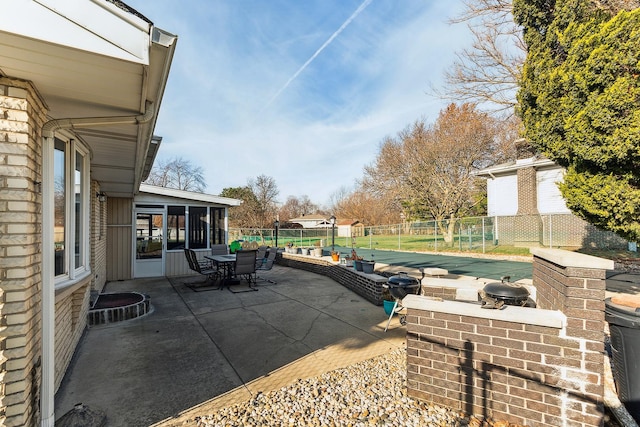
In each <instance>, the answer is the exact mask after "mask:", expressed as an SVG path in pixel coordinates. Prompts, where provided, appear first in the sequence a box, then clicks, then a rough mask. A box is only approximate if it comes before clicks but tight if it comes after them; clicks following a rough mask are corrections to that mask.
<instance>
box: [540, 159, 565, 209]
mask: <svg viewBox="0 0 640 427" xmlns="http://www.w3.org/2000/svg"><path fill="white" fill-rule="evenodd" d="M563 175H564V169H561V168H556V169H547V170H539V171H538V172H537V176H536V180H537V188H538V212H539V213H540V214H550V213H570V211H569V209H567V205H566V204H565V202H564V199H563V198H562V194H560V190H559V189H558V185H557V183H558V182H561V181H562V178H563Z"/></svg>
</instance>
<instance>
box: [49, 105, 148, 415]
mask: <svg viewBox="0 0 640 427" xmlns="http://www.w3.org/2000/svg"><path fill="white" fill-rule="evenodd" d="M154 115H155V109H154V104H153V103H152V102H147V103H146V110H145V112H144V114H142V115H137V116H114V117H78V118H68V119H54V120H50V121H48V122H47V123H45V124H44V125H43V126H42V138H43V165H42V169H43V171H42V172H43V175H42V176H43V177H46V176H52V175H53V162H52V161H51V159H52V158H53V145H54V142H53V137H54V134H55V132H56V131H58V130H60V129H75V128H84V127H93V126H110V125H116V124H145V123H148V122H149V121H151V120H152V119H153V117H154ZM149 143H150V142H149ZM147 145H148V143H147ZM47 152H48V154H46V153H47ZM43 181H45V182H46V180H43ZM43 187H44V188H43V190H42V247H43V248H52V247H53V245H54V240H55V239H54V235H53V228H54V227H53V203H54V200H53V191H51V186H48V185H44V186H43ZM54 278H55V270H54V263H53V257H52V256H51V255H50V254H49V253H48V252H47V250H46V249H43V251H42V380H41V381H42V384H41V391H40V412H41V414H42V419H41V426H42V427H54V424H55V413H54V412H55V400H54V398H55V304H56V296H55V280H54Z"/></svg>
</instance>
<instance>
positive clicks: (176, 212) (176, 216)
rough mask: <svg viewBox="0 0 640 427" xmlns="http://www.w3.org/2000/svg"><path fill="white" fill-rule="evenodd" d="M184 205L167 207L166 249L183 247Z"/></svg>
mask: <svg viewBox="0 0 640 427" xmlns="http://www.w3.org/2000/svg"><path fill="white" fill-rule="evenodd" d="M184 225H185V207H184V206H169V207H168V208H167V250H172V249H173V250H177V249H184V247H185V246H184V245H185V230H184Z"/></svg>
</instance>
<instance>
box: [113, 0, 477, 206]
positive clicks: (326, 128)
mask: <svg viewBox="0 0 640 427" xmlns="http://www.w3.org/2000/svg"><path fill="white" fill-rule="evenodd" d="M125 2H126V3H127V4H128V5H129V6H131V7H133V8H134V9H136V10H138V11H139V12H140V13H142V14H143V15H145V16H146V17H147V18H149V19H150V20H151V21H152V22H153V23H154V24H155V25H156V26H157V27H159V28H161V29H163V30H166V31H169V32H171V33H174V34H177V35H178V37H179V38H178V44H177V48H176V54H175V57H174V60H173V64H172V68H171V72H170V77H169V82H168V84H167V88H166V91H165V95H164V99H163V102H162V106H161V110H160V115H159V118H158V122H157V125H156V134H157V135H160V136H162V137H163V141H162V146H161V148H160V152H159V154H158V159H169V158H173V157H182V158H185V159H187V160H190V161H191V162H192V163H193V164H195V165H197V166H201V167H202V168H203V169H204V171H205V178H206V182H207V189H206V192H207V193H210V194H219V193H220V191H222V189H223V188H225V187H239V186H243V185H246V184H247V180H248V179H250V178H255V177H257V176H259V175H267V176H270V177H273V178H274V179H275V181H276V184H277V186H278V189H279V190H280V196H279V199H280V201H281V202H284V201H285V200H286V198H287V197H288V196H290V195H293V196H297V197H299V196H302V195H307V196H309V198H310V199H311V201H313V202H314V203H316V204H320V205H327V204H328V202H329V200H330V196H331V195H332V194H333V193H335V192H336V191H337V190H338V189H340V187H346V188H351V187H352V186H353V184H354V183H355V181H356V180H357V179H360V178H361V177H362V175H363V167H364V166H365V165H367V164H370V163H371V162H373V160H374V159H375V156H376V154H377V152H378V147H379V144H380V143H381V141H382V140H383V139H384V138H385V136H395V135H396V134H397V133H398V132H399V131H401V130H402V129H403V128H405V127H406V126H407V125H409V124H411V123H412V122H414V121H415V120H417V119H420V118H425V119H426V120H427V121H428V122H433V121H434V120H435V118H436V117H437V115H438V112H439V111H440V110H441V109H442V108H443V107H444V106H445V105H446V103H447V102H446V101H445V100H442V99H439V98H437V97H435V96H433V95H430V94H429V92H430V87H435V88H439V87H441V85H442V84H443V72H444V69H445V68H447V67H448V66H450V65H451V63H452V62H453V60H454V58H455V56H454V55H455V52H456V51H458V50H460V49H461V48H462V47H465V46H468V45H469V44H470V42H471V41H470V40H471V38H470V35H469V33H468V31H467V29H466V27H465V26H464V25H460V24H458V25H451V24H449V23H448V22H447V20H448V19H449V18H450V17H452V16H455V15H456V14H458V13H459V12H460V10H461V8H462V4H461V3H462V2H461V1H459V0H455V1H446V2H445V1H427V0H185V1H175V0H125Z"/></svg>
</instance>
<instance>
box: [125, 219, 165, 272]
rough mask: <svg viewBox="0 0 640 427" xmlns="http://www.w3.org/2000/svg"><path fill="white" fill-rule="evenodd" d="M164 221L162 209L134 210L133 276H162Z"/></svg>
mask: <svg viewBox="0 0 640 427" xmlns="http://www.w3.org/2000/svg"><path fill="white" fill-rule="evenodd" d="M164 222H165V215H164V211H162V210H136V222H135V230H134V231H135V235H136V239H135V261H134V266H133V269H134V270H133V271H134V277H136V278H138V277H158V276H164V258H165V251H166V247H165V246H166V245H165V241H164V238H163V235H162V233H163V230H164V229H165V223H164Z"/></svg>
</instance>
